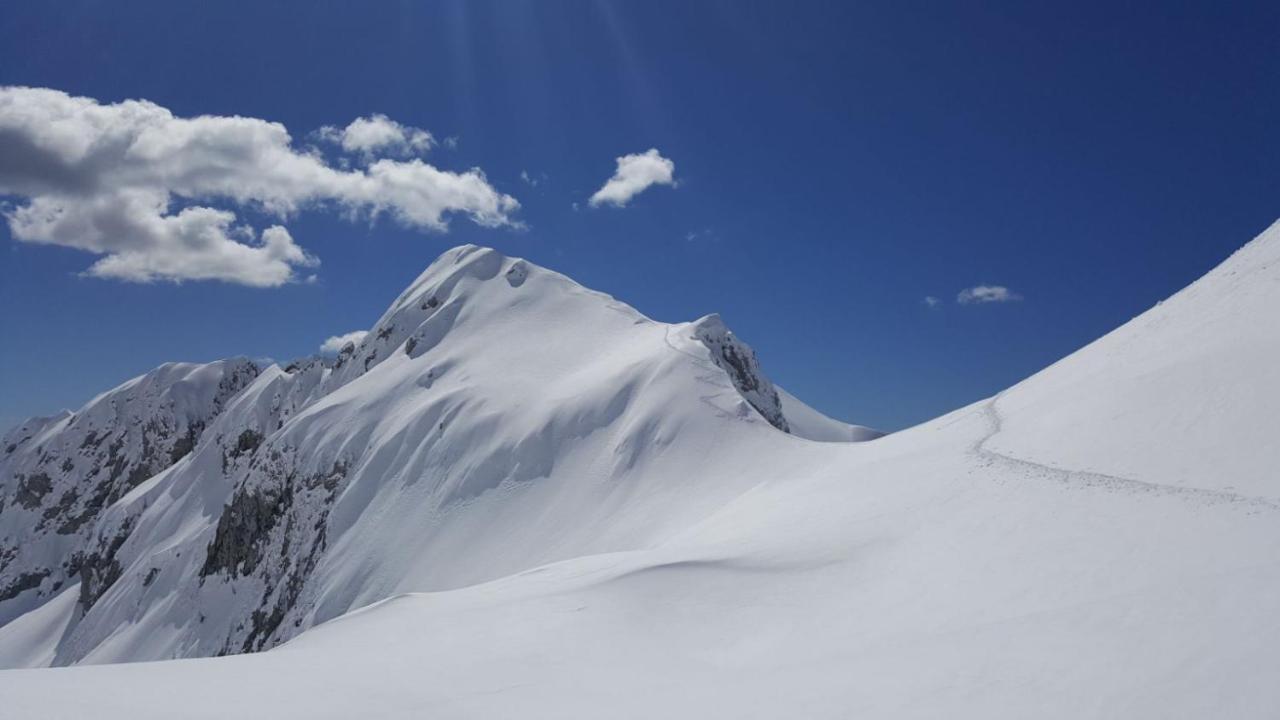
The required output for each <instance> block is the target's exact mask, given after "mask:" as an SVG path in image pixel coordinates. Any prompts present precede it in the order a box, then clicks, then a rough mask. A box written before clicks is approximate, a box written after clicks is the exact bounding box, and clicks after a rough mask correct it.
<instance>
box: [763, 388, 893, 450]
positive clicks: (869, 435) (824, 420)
mask: <svg viewBox="0 0 1280 720" xmlns="http://www.w3.org/2000/svg"><path fill="white" fill-rule="evenodd" d="M778 399H779V400H781V401H782V413H783V414H784V415H786V417H787V422H788V423H789V429H790V430H791V433H792V434H793V435H798V436H800V437H802V438H805V439H807V440H815V441H817V442H865V441H867V440H875V439H876V438H878V437H883V436H884V433H883V432H881V431H879V430H876V429H874V428H869V427H866V426H863V425H850V424H849V423H845V422H840V421H839V420H833V419H832V418H829V417H827V416H826V415H823V414H822V413H820V412H818V411H817V410H814V409H813V408H811V407H809V406H808V405H806V404H805V403H804V401H802V400H800V399H799V398H797V397H796V396H794V395H792V394H791V393H789V392H787V391H786V390H783V389H782V388H778Z"/></svg>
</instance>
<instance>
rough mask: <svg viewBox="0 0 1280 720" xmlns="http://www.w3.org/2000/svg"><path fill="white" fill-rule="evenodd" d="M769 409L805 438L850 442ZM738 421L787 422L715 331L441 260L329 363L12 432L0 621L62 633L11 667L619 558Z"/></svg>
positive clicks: (766, 385)
mask: <svg viewBox="0 0 1280 720" xmlns="http://www.w3.org/2000/svg"><path fill="white" fill-rule="evenodd" d="M789 402H790V403H791V404H792V406H793V407H794V409H795V411H796V412H797V413H802V414H803V420H802V422H801V424H800V425H798V426H797V432H799V433H800V434H804V433H805V431H806V430H810V431H812V432H814V433H819V434H822V435H823V437H822V438H821V439H832V436H833V435H835V436H837V437H838V436H840V434H841V433H844V439H848V440H854V439H865V438H866V437H867V435H866V434H865V433H864V434H861V435H859V434H858V433H857V432H856V430H855V428H854V427H853V426H845V425H843V424H842V423H838V422H836V421H834V420H830V419H827V418H822V421H823V422H819V423H816V424H815V423H814V422H813V421H812V415H814V411H812V410H811V409H809V408H806V407H804V406H803V405H798V404H795V403H796V401H795V400H794V399H790V400H789ZM819 417H821V416H819ZM842 428H843V429H842ZM743 431H745V432H747V433H749V434H752V435H755V434H759V435H765V436H769V435H774V434H781V433H788V432H791V431H792V429H791V427H790V425H789V423H788V419H787V417H786V415H785V414H784V410H783V404H782V400H781V399H780V396H779V393H778V391H777V390H776V389H775V388H774V386H773V384H772V383H771V382H770V381H769V379H768V378H767V377H765V375H764V374H763V372H762V371H761V369H760V364H759V362H758V361H757V359H756V357H755V353H754V352H753V351H752V350H751V348H750V347H748V346H747V345H746V344H744V343H743V342H742V341H740V340H739V339H738V338H737V337H736V336H735V335H734V334H733V333H732V332H731V331H729V329H728V328H727V327H726V326H725V325H724V323H723V322H721V321H720V319H719V318H718V317H716V316H708V317H706V318H703V319H701V320H699V321H697V322H695V323H690V324H686V325H666V324H663V323H657V322H654V321H652V320H649V319H648V318H646V317H644V316H643V315H641V314H640V313H638V312H637V311H635V310H634V309H632V308H630V307H628V306H626V305H624V304H622V303H619V302H617V301H615V300H614V299H612V298H610V297H608V296H606V295H603V294H600V293H596V292H592V291H590V290H587V289H585V288H583V287H581V286H580V285H578V284H576V283H574V282H573V281H571V280H569V279H568V278H565V277H564V276H562V275H559V274H557V273H554V272H551V271H549V270H546V269H543V268H540V267H538V266H536V265H533V264H531V263H528V262H526V261H524V260H520V259H516V258H508V257H505V256H503V255H502V254H500V253H498V252H497V251H494V250H491V249H488V248H482V247H476V246H473V245H468V246H463V247H458V248H454V249H453V250H450V251H448V252H446V253H444V254H443V255H441V256H440V258H439V259H438V260H436V262H434V263H432V265H431V266H430V267H429V268H427V270H426V271H424V272H423V273H422V274H421V275H420V276H419V277H418V278H417V279H416V280H415V281H414V282H413V283H412V284H411V285H410V286H409V287H408V288H407V289H405V291H404V292H402V293H401V294H400V296H399V297H398V298H396V300H395V302H393V303H392V304H391V306H390V307H389V308H388V309H387V311H386V312H385V313H384V314H383V316H382V317H381V318H380V319H379V320H378V321H377V323H375V324H374V326H373V327H372V328H371V329H370V331H369V332H368V333H367V335H365V337H364V339H363V341H361V342H360V343H358V344H357V343H352V344H349V345H347V346H346V347H344V348H342V350H341V351H340V352H339V353H338V355H337V357H336V358H332V359H326V358H319V357H316V358H310V359H306V360H301V361H296V362H293V363H290V364H289V365H287V366H286V367H283V368H281V367H278V366H274V365H273V366H270V367H267V368H265V369H262V370H259V368H258V367H257V366H255V365H254V364H252V363H250V362H249V361H247V360H243V359H241V360H228V361H219V362H215V363H209V364H207V365H191V364H169V365H165V366H162V367H160V368H158V369H156V370H154V371H152V372H150V373H148V374H146V375H144V376H142V377H140V378H137V379H135V380H131V381H129V382H127V383H125V384H124V385H122V386H120V387H119V388H116V389H114V390H112V391H110V392H108V393H106V394H104V395H102V396H100V397H98V398H95V399H94V400H93V401H91V402H90V403H89V404H88V405H86V406H85V407H84V408H82V409H81V410H79V411H78V412H76V413H71V414H68V415H66V416H63V417H57V418H51V419H45V420H33V421H29V422H27V423H25V424H23V425H22V426H20V427H19V428H16V429H15V430H13V431H12V432H10V433H9V435H8V436H7V438H6V439H5V447H4V452H5V454H4V456H3V459H2V460H0V478H3V481H4V485H3V488H4V492H3V494H2V495H0V503H4V504H5V506H7V507H8V508H9V510H8V511H7V512H5V513H4V516H3V524H2V529H3V534H2V535H0V560H2V562H0V622H7V621H9V620H13V619H14V618H16V617H18V616H19V615H22V614H24V613H27V612H30V611H33V610H36V609H37V608H44V606H46V605H47V606H48V608H46V609H45V610H44V612H46V613H50V614H53V613H55V612H58V613H62V612H65V613H69V616H70V618H71V619H69V620H67V621H66V622H65V623H63V625H62V629H61V630H60V631H59V632H60V636H59V637H56V638H50V642H49V644H48V647H42V648H40V651H39V652H38V653H35V654H30V655H26V656H24V655H23V654H22V653H18V654H17V655H14V654H12V652H10V654H9V655H8V657H9V658H10V659H9V661H8V662H9V663H10V664H16V663H21V664H29V663H52V664H58V665H61V664H69V663H75V662H81V661H93V662H101V661H121V660H145V659H161V658H168V657H175V656H181V657H189V656H204V655H214V654H226V653H238V652H248V651H254V650H262V649H265V648H268V647H271V646H273V645H275V644H277V643H279V642H280V641H282V640H286V639H288V638H290V637H292V636H294V635H296V634H297V633H299V632H301V631H303V630H305V629H306V628H308V627H310V626H311V625H313V624H315V623H317V622H322V621H324V620H328V619H330V618H333V617H336V616H338V615H341V614H342V613H344V612H347V611H349V610H352V609H354V608H356V607H359V606H361V605H366V604H368V603H370V602H374V601H377V600H380V599H383V598H386V597H388V596H390V595H391V594H394V593H396V592H401V591H404V590H409V589H414V590H423V589H446V588H451V587H459V586H463V585H467V584H472V583H475V582H478V581H483V580H488V579H493V578H497V577H501V576H503V575H506V574H510V573H512V572H517V571H519V570H523V569H527V568H530V567H534V566H536V565H539V564H544V563H546V562H550V561H554V560H559V559H563V558H567V557H572V556H575V555H580V554H584V553H595V552H606V551H613V550H620V549H630V548H633V547H637V546H639V545H642V544H643V543H645V542H647V541H649V540H650V539H651V538H654V537H657V536H659V535H660V534H661V533H663V532H665V531H666V530H669V529H670V528H671V527H674V526H675V525H677V524H678V523H680V522H681V521H682V520H684V519H687V518H688V517H689V513H691V512H696V511H697V510H696V507H680V506H675V507H668V506H669V505H672V504H674V503H676V502H677V500H676V496H677V495H680V494H682V493H680V492H679V491H678V489H679V485H680V484H682V483H686V482H692V481H693V480H692V479H688V478H682V474H683V473H682V472H681V471H678V470H677V468H686V470H685V472H687V468H689V467H691V466H690V465H687V464H685V463H684V460H683V458H685V457H687V456H688V455H690V454H694V453H697V452H699V451H700V449H705V448H706V447H707V444H708V443H712V444H714V443H716V442H719V441H718V440H716V438H718V437H721V436H727V435H733V434H736V433H739V432H743ZM778 431H781V433H779V432H778ZM784 442H785V440H784ZM735 487H736V485H735V484H728V485H724V484H714V485H708V486H707V487H705V488H702V489H700V490H699V491H698V492H696V493H694V494H695V495H697V496H699V497H700V498H701V499H700V500H699V503H711V502H718V501H723V500H724V499H727V498H728V497H730V496H731V495H732V493H733V492H735ZM566 513H567V514H568V515H567V516H566ZM568 517H572V522H566V520H567V519H568ZM27 621H28V622H29V621H30V619H28V620H27ZM125 628H127V629H125ZM2 646H3V641H2V640H0V657H5V649H4V647H2Z"/></svg>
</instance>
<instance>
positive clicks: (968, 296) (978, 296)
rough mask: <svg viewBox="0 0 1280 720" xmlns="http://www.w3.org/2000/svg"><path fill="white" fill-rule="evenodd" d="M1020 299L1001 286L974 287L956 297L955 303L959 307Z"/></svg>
mask: <svg viewBox="0 0 1280 720" xmlns="http://www.w3.org/2000/svg"><path fill="white" fill-rule="evenodd" d="M1021 299H1022V296H1021V295H1019V294H1018V293H1016V292H1014V291H1012V290H1010V289H1009V288H1007V287H1004V286H1002V285H975V286H974V287H971V288H965V289H964V290H961V291H960V294H959V295H956V302H958V303H960V304H961V305H977V304H981V303H1002V302H1014V301H1017V300H1021Z"/></svg>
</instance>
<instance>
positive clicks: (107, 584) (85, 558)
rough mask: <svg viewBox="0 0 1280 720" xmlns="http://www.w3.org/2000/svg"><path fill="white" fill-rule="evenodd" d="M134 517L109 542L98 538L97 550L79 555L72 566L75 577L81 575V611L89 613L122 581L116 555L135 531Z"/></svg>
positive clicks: (77, 554) (72, 562)
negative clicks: (109, 590)
mask: <svg viewBox="0 0 1280 720" xmlns="http://www.w3.org/2000/svg"><path fill="white" fill-rule="evenodd" d="M134 520H135V519H134V518H129V519H127V520H125V522H124V523H123V524H122V525H121V526H120V528H119V529H118V530H116V532H115V533H114V534H112V536H111V537H110V538H109V539H106V538H98V544H97V547H96V548H95V549H94V550H93V552H90V553H76V554H75V555H73V556H72V558H71V561H70V565H71V569H72V574H77V575H79V576H80V601H79V602H80V610H81V612H89V608H91V607H93V604H94V603H96V602H97V601H98V599H99V598H101V597H102V595H103V594H104V593H106V591H107V590H108V589H110V588H111V586H112V585H114V584H115V582H116V580H119V579H120V575H121V573H123V572H124V569H123V568H122V567H121V565H120V561H119V559H117V557H116V554H117V553H119V552H120V547H121V546H122V545H124V542H125V540H128V539H129V534H130V533H131V532H133V524H134Z"/></svg>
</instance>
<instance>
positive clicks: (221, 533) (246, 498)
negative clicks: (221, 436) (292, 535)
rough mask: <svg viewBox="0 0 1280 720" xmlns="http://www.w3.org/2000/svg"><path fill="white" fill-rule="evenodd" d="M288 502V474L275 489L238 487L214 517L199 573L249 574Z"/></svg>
mask: <svg viewBox="0 0 1280 720" xmlns="http://www.w3.org/2000/svg"><path fill="white" fill-rule="evenodd" d="M292 503H293V478H292V477H290V478H288V479H287V480H286V482H285V483H284V486H283V487H282V488H279V489H277V488H263V489H262V490H259V491H252V490H240V491H238V492H237V493H236V494H235V495H233V496H232V497H231V502H230V503H228V504H227V506H226V507H225V508H223V510H222V515H221V516H220V517H219V518H218V527H217V529H215V530H214V534H213V540H212V541H211V542H210V543H209V547H208V550H207V552H206V555H205V561H204V565H203V566H202V567H201V568H200V577H202V578H203V577H208V576H209V575H213V574H214V573H218V572H225V573H226V574H228V575H230V576H231V577H233V578H234V577H237V576H239V575H242V574H243V575H249V574H252V573H253V571H254V569H255V568H257V566H258V563H259V562H261V561H262V555H263V552H264V546H265V545H266V543H267V540H268V535H269V534H270V533H271V529H272V528H274V527H275V526H276V523H277V522H279V521H280V518H281V517H282V516H283V515H284V513H285V512H286V511H287V510H288V509H289V506H290V505H292Z"/></svg>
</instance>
